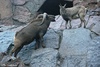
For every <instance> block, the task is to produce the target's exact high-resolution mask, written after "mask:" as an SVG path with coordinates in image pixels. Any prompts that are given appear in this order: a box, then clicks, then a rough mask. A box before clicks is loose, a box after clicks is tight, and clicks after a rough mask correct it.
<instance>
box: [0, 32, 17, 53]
mask: <svg viewBox="0 0 100 67" xmlns="http://www.w3.org/2000/svg"><path fill="white" fill-rule="evenodd" d="M14 35H15V32H12V31H4V32H1V33H0V52H5V51H6V50H7V48H8V46H9V45H10V44H11V43H13V38H14Z"/></svg>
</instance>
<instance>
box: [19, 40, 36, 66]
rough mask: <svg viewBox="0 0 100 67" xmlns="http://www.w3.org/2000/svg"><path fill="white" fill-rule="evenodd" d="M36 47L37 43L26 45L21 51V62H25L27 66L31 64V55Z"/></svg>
mask: <svg viewBox="0 0 100 67" xmlns="http://www.w3.org/2000/svg"><path fill="white" fill-rule="evenodd" d="M34 45H35V41H33V42H32V43H30V44H28V45H25V46H24V47H23V48H22V49H21V51H20V52H19V53H18V57H20V58H21V60H23V62H24V63H25V64H30V62H31V55H32V52H33V51H36V50H34Z"/></svg>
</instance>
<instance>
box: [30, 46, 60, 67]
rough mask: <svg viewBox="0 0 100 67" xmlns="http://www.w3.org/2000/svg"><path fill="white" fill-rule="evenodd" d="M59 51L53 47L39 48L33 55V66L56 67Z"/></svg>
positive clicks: (31, 64)
mask: <svg viewBox="0 0 100 67" xmlns="http://www.w3.org/2000/svg"><path fill="white" fill-rule="evenodd" d="M57 57H58V51H57V50H54V49H52V48H45V49H38V50H36V51H33V53H32V56H31V63H30V66H31V67H56V63H57V60H58V59H57Z"/></svg>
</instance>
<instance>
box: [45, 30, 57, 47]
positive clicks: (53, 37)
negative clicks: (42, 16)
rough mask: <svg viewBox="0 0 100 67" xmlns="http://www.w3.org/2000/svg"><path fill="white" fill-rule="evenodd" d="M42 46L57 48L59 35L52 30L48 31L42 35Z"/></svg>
mask: <svg viewBox="0 0 100 67" xmlns="http://www.w3.org/2000/svg"><path fill="white" fill-rule="evenodd" d="M44 44H45V45H46V47H47V48H59V35H58V34H57V33H56V32H55V31H54V30H53V29H49V30H48V31H47V33H46V34H45V35H44Z"/></svg>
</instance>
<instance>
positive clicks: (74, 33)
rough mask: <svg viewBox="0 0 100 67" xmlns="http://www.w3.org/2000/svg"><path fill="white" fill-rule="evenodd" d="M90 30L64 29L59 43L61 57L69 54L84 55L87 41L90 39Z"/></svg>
mask: <svg viewBox="0 0 100 67" xmlns="http://www.w3.org/2000/svg"><path fill="white" fill-rule="evenodd" d="M90 33H91V32H90V31H89V30H87V29H84V28H78V29H71V30H64V32H63V39H62V42H61V45H60V49H59V52H60V55H61V57H63V58H64V57H65V56H70V55H86V53H87V47H88V46H89V44H88V42H89V41H90V40H91V38H90Z"/></svg>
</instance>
